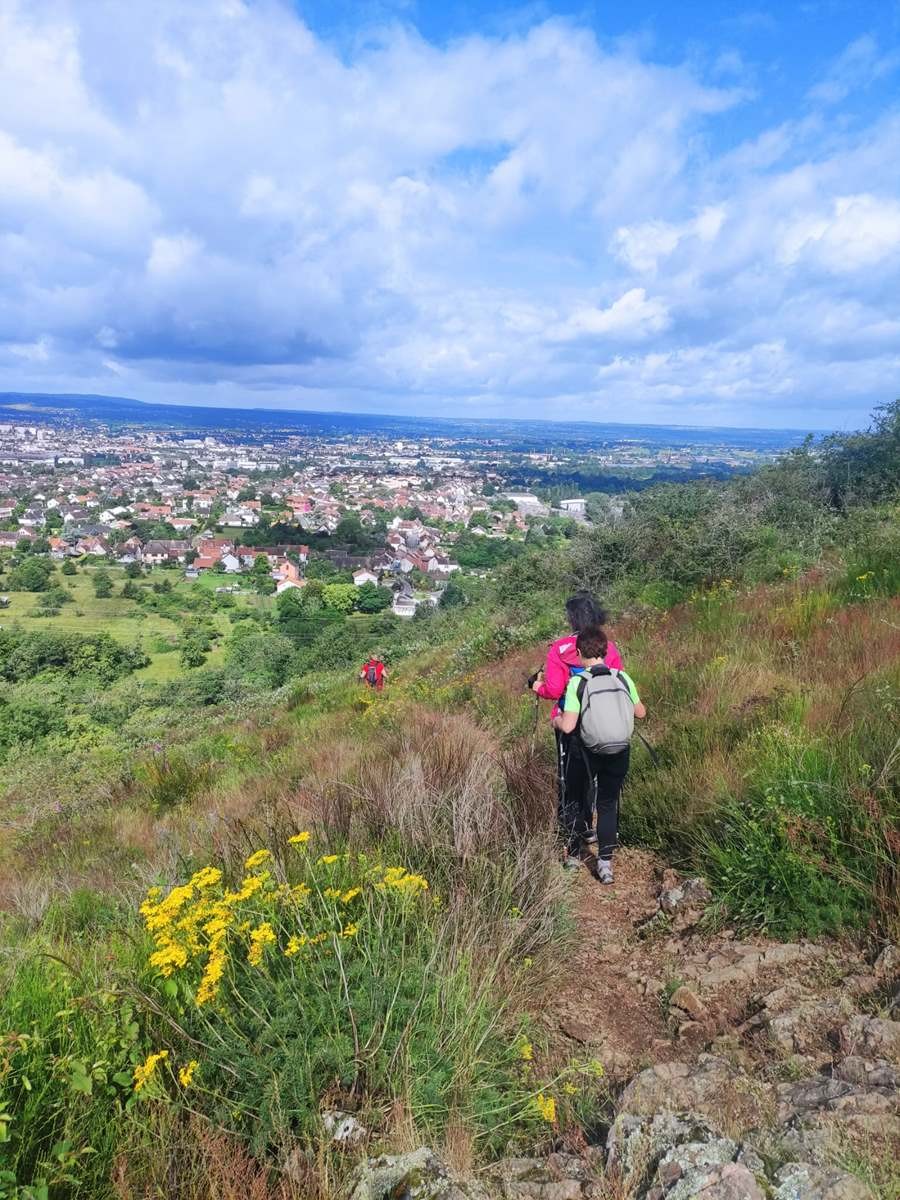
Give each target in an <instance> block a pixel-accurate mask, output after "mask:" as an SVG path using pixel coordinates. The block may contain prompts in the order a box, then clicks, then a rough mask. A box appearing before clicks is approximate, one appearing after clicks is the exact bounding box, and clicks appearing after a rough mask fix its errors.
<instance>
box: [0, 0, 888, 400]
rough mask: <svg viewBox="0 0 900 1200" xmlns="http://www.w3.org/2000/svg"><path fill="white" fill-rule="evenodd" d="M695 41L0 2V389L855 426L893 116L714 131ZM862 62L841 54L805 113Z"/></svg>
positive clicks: (719, 121)
mask: <svg viewBox="0 0 900 1200" xmlns="http://www.w3.org/2000/svg"><path fill="white" fill-rule="evenodd" d="M728 53H729V54H731V57H730V58H728V59H727V60H726V59H725V58H723V57H722V55H718V56H716V55H711V56H710V61H712V62H714V64H715V65H714V66H713V67H712V68H711V75H710V77H709V78H703V77H702V76H701V75H700V74H699V73H698V72H699V68H698V67H696V65H691V64H685V65H683V66H664V65H661V64H659V63H657V62H654V61H651V60H650V59H648V58H647V57H646V56H645V57H641V56H640V55H639V54H638V53H637V51H635V50H634V49H633V48H627V47H622V46H613V47H609V46H606V45H604V44H602V43H600V42H598V40H597V38H596V37H595V35H594V34H593V33H592V32H590V31H589V30H587V29H585V28H582V27H580V26H578V25H577V24H573V23H570V22H565V21H558V20H549V21H543V22H541V23H538V24H535V25H534V26H533V27H531V28H529V29H526V30H525V31H523V32H522V31H520V32H513V33H505V34H502V35H496V36H492V37H487V36H479V35H476V34H472V35H470V36H468V37H463V38H460V39H459V40H457V41H454V42H451V43H448V44H447V45H445V46H436V45H433V44H430V43H429V42H427V41H425V40H424V39H423V38H422V37H420V36H419V34H418V33H417V32H416V31H415V30H414V29H413V28H411V27H409V26H404V25H401V24H392V25H390V26H385V27H384V28H381V29H375V30H374V31H373V32H372V33H371V35H370V36H368V37H367V39H366V40H365V41H362V42H360V43H359V45H358V46H355V47H354V48H353V49H352V50H350V51H346V52H345V53H343V54H339V53H338V52H337V50H336V49H335V48H334V47H333V46H331V45H330V44H329V43H328V42H326V41H324V40H323V39H322V38H320V37H318V36H317V35H316V34H315V32H313V31H312V30H311V29H310V28H309V27H308V26H307V25H306V24H304V22H303V20H302V18H301V17H300V16H299V15H298V13H297V9H296V7H295V6H294V5H293V4H289V3H287V0H253V2H251V0H192V3H190V4H184V3H183V2H182V0H132V3H130V4H128V5H122V4H121V3H119V0H92V3H91V4H84V3H78V2H77V0H0V387H8V388H16V389H20V388H28V387H34V388H39V389H41V390H48V389H52V388H56V389H58V390H67V391H71V390H97V391H112V392H116V391H118V392H121V391H123V390H124V389H125V388H126V387H127V390H128V392H129V393H130V394H134V395H137V396H140V397H146V398H148V399H171V400H176V401H199V402H205V403H217V402H223V403H230V404H234V403H247V404H265V405H267V406H272V405H278V404H285V405H291V406H304V405H305V406H312V407H320V408H321V407H331V406H343V407H355V408H368V409H371V410H376V411H377V410H379V409H382V410H383V409H394V410H396V409H412V410H415V409H419V410H420V411H432V412H436V413H446V412H449V411H453V410H454V409H455V410H458V411H473V412H476V413H478V414H479V415H487V414H490V413H501V414H503V413H506V414H509V413H512V412H515V413H517V414H523V413H528V414H531V415H537V416H541V415H544V416H560V415H563V414H564V413H565V412H566V411H571V412H572V413H573V415H577V416H581V417H596V418H599V419H602V418H604V417H606V418H609V417H619V418H621V417H625V416H628V417H633V418H640V417H642V416H643V417H647V418H653V419H657V420H660V419H668V420H676V421H677V420H687V421H694V420H697V419H713V417H715V418H716V419H720V420H721V419H726V420H732V421H736V422H738V423H741V424H754V423H758V424H779V423H785V422H786V421H788V422H790V421H791V420H793V421H795V422H797V421H799V422H800V423H803V421H804V420H805V419H806V420H808V418H809V411H810V410H809V404H810V400H812V399H815V400H816V402H817V403H818V404H820V405H821V406H823V407H822V410H821V411H822V414H823V415H822V416H821V417H820V418H819V420H818V422H817V423H819V424H828V423H829V420H830V419H834V418H833V416H832V415H831V414H829V412H828V410H827V405H828V404H832V405H833V409H832V412H833V413H840V414H842V415H843V414H845V413H846V412H847V409H848V405H850V406H853V405H856V407H857V408H858V409H859V410H860V412H861V413H862V411H863V409H864V408H868V407H869V406H870V404H871V402H872V399H873V397H877V396H878V395H879V394H880V393H879V392H877V391H875V392H873V390H872V389H873V383H874V381H876V380H878V379H880V380H881V386H882V388H883V389H887V390H888V391H889V392H890V391H891V389H892V387H893V378H892V375H891V372H892V371H893V370H894V369H895V367H894V364H893V358H892V357H891V346H892V344H896V342H895V341H893V340H892V339H894V338H895V330H896V329H897V325H898V322H900V299H898V298H900V288H898V287H897V286H896V284H897V282H898V279H897V274H898V271H900V262H898V247H900V153H898V149H900V136H898V135H900V119H898V117H897V115H896V114H895V113H893V112H887V113H885V114H884V115H882V116H881V117H880V119H878V120H875V121H873V122H872V123H871V124H870V126H869V127H868V128H865V127H862V126H856V127H852V128H851V127H850V126H848V127H847V128H845V129H838V128H836V127H834V126H829V125H828V124H826V123H825V122H824V120H823V119H821V116H820V115H819V116H817V115H816V114H815V112H814V113H812V114H806V115H803V114H798V115H797V116H796V117H792V118H791V119H788V120H782V121H780V123H779V124H778V125H775V126H772V127H771V128H769V127H764V128H757V129H756V130H755V131H754V133H753V135H752V136H751V137H748V138H747V140H746V141H739V142H737V143H734V142H733V141H729V138H728V129H729V120H730V114H731V112H732V111H733V110H734V109H735V108H736V107H737V106H741V105H742V106H745V107H747V106H752V104H753V103H754V101H753V100H752V98H751V97H750V96H749V95H748V94H746V93H744V92H740V91H737V90H735V89H732V88H729V87H727V86H724V85H723V84H722V82H721V81H722V79H723V78H727V77H728V75H729V73H730V72H732V71H734V70H737V69H738V67H739V66H740V60H739V58H738V57H737V56H736V55H735V54H734V52H733V51H731V50H730V49H729V50H728ZM889 60H890V55H886V54H885V53H884V52H882V51H881V50H880V49H879V48H878V47H877V46H875V45H874V44H870V43H863V44H859V45H857V44H854V45H853V46H851V47H849V48H848V51H847V55H846V59H845V60H841V61H840V62H838V63H837V64H833V65H832V67H831V68H829V71H830V74H829V73H828V72H826V76H827V78H824V79H823V82H822V84H821V86H822V87H824V86H825V85H826V84H827V82H828V80H832V83H831V84H830V85H829V86H831V91H830V92H829V93H828V95H827V96H826V94H825V93H824V92H821V91H820V92H819V93H817V95H816V96H815V97H814V99H815V101H816V103H817V104H822V103H824V102H825V101H826V100H827V102H828V103H829V104H832V105H837V104H839V103H840V100H841V97H840V96H839V95H838V91H839V89H840V87H841V86H847V87H849V86H851V84H852V85H853V86H856V83H854V81H858V80H859V79H861V78H862V77H863V76H865V74H866V72H868V73H869V74H870V75H871V74H872V73H873V72H876V73H877V72H881V73H882V74H884V72H886V71H887V70H888V69H889V65H890V64H889ZM729 64H730V65H729ZM834 81H837V82H834ZM841 81H844V82H843V83H842V82H841ZM816 111H817V112H820V110H816ZM751 124H752V123H751ZM713 143H715V144H716V145H717V146H718V147H719V149H718V150H717V152H715V153H714V152H713V151H712V150H711V149H710V147H711V145H712V144H713ZM851 342H852V343H853V345H854V346H855V347H856V349H855V350H854V351H853V352H852V353H851V346H850V343H851ZM829 354H832V355H833V356H835V361H836V362H839V366H837V367H836V371H837V370H839V371H840V382H839V383H837V382H835V380H831V381H830V382H829V385H828V386H827V387H824V388H823V375H822V371H823V369H824V365H825V364H827V362H828V356H829Z"/></svg>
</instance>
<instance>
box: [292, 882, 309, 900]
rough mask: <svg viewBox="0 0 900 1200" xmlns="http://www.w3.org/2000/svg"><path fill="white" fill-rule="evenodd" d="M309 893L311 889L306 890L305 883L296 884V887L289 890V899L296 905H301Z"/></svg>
mask: <svg viewBox="0 0 900 1200" xmlns="http://www.w3.org/2000/svg"><path fill="white" fill-rule="evenodd" d="M311 891H312V888H308V887H307V886H306V884H305V883H298V884H297V885H296V887H292V888H291V899H292V900H294V901H295V902H296V903H297V904H302V903H303V901H304V900H305V899H306V897H307V896H308V895H309V894H310V892H311Z"/></svg>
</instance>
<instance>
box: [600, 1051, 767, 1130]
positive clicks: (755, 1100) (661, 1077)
mask: <svg viewBox="0 0 900 1200" xmlns="http://www.w3.org/2000/svg"><path fill="white" fill-rule="evenodd" d="M773 1107H774V1093H773V1092H772V1090H771V1089H770V1088H769V1087H768V1086H767V1085H763V1084H758V1083H754V1082H752V1081H751V1080H750V1078H749V1077H748V1076H747V1075H746V1074H745V1073H744V1072H743V1071H740V1070H738V1068H737V1067H734V1066H732V1065H731V1064H730V1063H729V1062H726V1060H725V1059H723V1058H717V1057H716V1056H714V1055H711V1054H701V1055H700V1057H699V1059H698V1061H697V1063H696V1065H694V1064H688V1063H684V1062H675V1063H659V1064H657V1065H656V1066H655V1067H650V1068H649V1069H648V1070H646V1071H642V1072H641V1073H640V1074H639V1075H636V1076H635V1078H634V1079H632V1081H631V1083H629V1084H628V1086H627V1087H626V1088H625V1091H624V1092H623V1093H622V1097H621V1100H620V1103H619V1111H620V1112H621V1113H630V1114H632V1115H639V1116H650V1115H652V1114H654V1113H661V1112H670V1113H671V1112H689V1113H692V1114H697V1115H699V1116H702V1117H705V1118H706V1119H707V1120H709V1121H710V1122H712V1124H713V1125H714V1127H715V1128H717V1129H719V1130H720V1131H727V1132H731V1131H732V1130H734V1129H750V1128H753V1127H754V1126H757V1125H759V1124H761V1123H762V1122H763V1119H764V1117H765V1116H766V1115H767V1113H768V1111H769V1110H770V1109H771V1108H773Z"/></svg>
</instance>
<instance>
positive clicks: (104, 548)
mask: <svg viewBox="0 0 900 1200" xmlns="http://www.w3.org/2000/svg"><path fill="white" fill-rule="evenodd" d="M75 550H76V553H78V554H94V555H97V557H105V556H106V555H107V554H108V553H109V543H108V542H106V541H104V540H103V538H102V537H95V536H93V535H92V534H88V536H87V537H81V538H79V539H78V541H77V542H76V543H75Z"/></svg>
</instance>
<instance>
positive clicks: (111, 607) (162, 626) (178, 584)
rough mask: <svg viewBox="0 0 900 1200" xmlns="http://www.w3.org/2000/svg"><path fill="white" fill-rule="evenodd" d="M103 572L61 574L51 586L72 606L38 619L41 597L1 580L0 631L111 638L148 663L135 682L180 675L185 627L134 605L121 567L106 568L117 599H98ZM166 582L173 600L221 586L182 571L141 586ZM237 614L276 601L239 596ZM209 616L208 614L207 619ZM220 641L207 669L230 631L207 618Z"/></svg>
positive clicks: (212, 578) (223, 619)
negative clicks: (15, 628)
mask: <svg viewBox="0 0 900 1200" xmlns="http://www.w3.org/2000/svg"><path fill="white" fill-rule="evenodd" d="M99 569H100V568H99V567H96V566H89V567H79V568H78V574H77V575H73V576H65V575H62V574H61V573H60V572H59V570H57V571H56V573H55V574H54V576H53V580H52V583H53V586H62V587H64V588H65V589H66V591H68V592H69V594H70V595H71V597H72V603H71V604H66V605H64V606H63V608H62V610H61V611H60V612H59V613H58V614H56V615H53V616H48V617H37V616H32V615H31V614H32V612H33V611H34V610H35V609H38V608H39V607H40V600H41V593H40V592H14V591H11V590H10V589H9V588H8V587H3V586H2V584H3V580H2V579H0V595H5V596H8V597H9V607H8V608H5V609H3V610H0V627H2V626H3V625H8V624H11V623H12V622H13V621H24V622H26V623H27V626H28V627H29V628H31V627H34V628H36V629H51V628H52V629H59V630H63V631H65V632H71V633H82V634H91V633H98V632H103V633H108V634H109V635H110V636H111V637H114V638H116V640H117V641H120V642H122V643H123V644H124V645H128V646H140V647H142V649H143V650H144V651H145V653H146V654H147V655H148V656H149V658H150V665H149V666H148V667H145V668H143V670H141V671H137V672H136V673H135V674H136V677H137V678H143V679H170V678H173V677H174V676H176V675H179V674H181V672H182V669H183V668H182V667H181V665H180V662H179V654H178V650H179V638H180V634H181V628H180V625H179V622H178V621H177V620H174V619H172V618H171V617H168V616H163V615H162V614H160V613H157V612H154V611H153V610H152V609H147V608H144V607H143V606H142V605H140V604H139V603H138V602H137V601H136V600H128V599H125V598H123V597H122V596H120V595H119V594H118V593H120V592H121V590H122V585H123V584H124V583H125V581H126V579H127V578H128V577H127V575H126V574H125V569H124V568H123V567H110V566H108V567H105V568H103V569H104V570H106V571H107V573H108V574H109V576H110V578H111V579H112V583H113V593H114V594H113V595H112V596H110V597H109V598H108V599H105V600H101V599H98V597H97V596H96V595H95V594H94V583H93V576H94V574H95V573H96V572H97V571H98V570H99ZM163 579H166V580H168V581H169V582H170V583H171V584H172V589H173V592H174V594H175V595H177V596H184V597H185V598H188V597H189V596H190V595H191V593H192V592H194V593H196V592H197V591H203V592H214V591H215V589H216V588H217V587H221V586H223V582H224V580H223V576H221V575H217V574H213V573H209V574H206V575H202V576H201V577H200V578H199V579H197V580H193V581H187V580H185V579H183V578H182V577H181V572H180V571H179V572H177V573H176V572H175V571H168V570H166V571H164V570H155V571H153V572H152V574H151V575H150V576H148V577H145V578H144V579H143V580H139V581H138V582H139V583H140V584H142V585H143V586H144V587H148V586H149V585H150V584H152V583H158V582H160V581H161V580H163ZM235 600H236V605H237V607H236V609H235V611H239V610H240V608H241V607H243V608H247V607H253V608H259V609H264V610H268V609H269V608H270V607H271V606H272V604H273V599H272V598H271V597H269V596H257V595H249V594H248V595H242V596H238V597H235ZM204 616H206V614H204ZM208 620H209V621H210V622H211V623H212V624H213V625H214V627H215V628H216V629H217V630H218V632H219V633H220V634H222V635H223V637H222V640H220V641H218V642H216V643H215V645H214V646H213V648H212V650H211V651H210V652H209V655H208V656H207V664H208V665H209V666H217V665H219V664H221V662H222V661H223V659H224V654H225V651H224V645H223V643H224V638H225V636H227V634H228V633H229V631H230V629H231V619H230V616H229V614H228V613H227V612H217V613H211V614H209V615H208Z"/></svg>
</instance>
